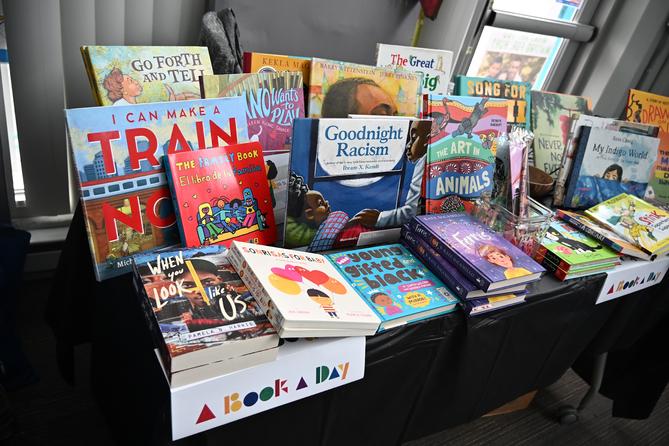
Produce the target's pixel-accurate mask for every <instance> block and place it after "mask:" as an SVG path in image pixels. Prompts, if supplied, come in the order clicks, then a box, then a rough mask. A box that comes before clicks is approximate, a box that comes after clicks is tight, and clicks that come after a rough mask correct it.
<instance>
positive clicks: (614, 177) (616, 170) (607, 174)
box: [602, 164, 623, 183]
mask: <svg viewBox="0 0 669 446" xmlns="http://www.w3.org/2000/svg"><path fill="white" fill-rule="evenodd" d="M602 178H604V179H605V180H611V181H617V182H619V183H620V182H621V181H622V179H623V168H622V167H620V166H619V165H618V164H611V165H610V166H609V167H607V168H606V170H605V171H604V175H602Z"/></svg>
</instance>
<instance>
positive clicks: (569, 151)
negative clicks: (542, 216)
mask: <svg viewBox="0 0 669 446" xmlns="http://www.w3.org/2000/svg"><path fill="white" fill-rule="evenodd" d="M200 79H201V78H200ZM579 128H580V127H578V119H574V122H573V123H572V126H571V134H572V137H571V138H570V139H569V141H567V148H566V149H565V151H564V154H563V155H562V163H560V171H559V172H558V176H557V180H556V181H555V190H554V191H553V206H562V203H564V192H565V187H566V186H567V179H568V177H569V172H571V166H572V162H573V160H574V152H575V148H576V147H578V133H579V131H578V130H579Z"/></svg>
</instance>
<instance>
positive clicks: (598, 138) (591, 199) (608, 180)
mask: <svg viewBox="0 0 669 446" xmlns="http://www.w3.org/2000/svg"><path fill="white" fill-rule="evenodd" d="M659 143H660V140H659V138H653V137H651V136H645V135H639V134H634V133H625V132H620V131H615V130H608V129H603V128H591V127H583V128H582V129H581V134H580V137H579V145H578V149H577V153H576V158H575V159H574V166H573V167H572V172H571V179H570V181H569V186H568V187H567V192H566V194H565V197H564V206H565V207H568V208H572V209H587V208H589V207H591V206H594V205H596V204H598V203H601V202H602V201H606V200H608V199H609V198H613V197H615V196H616V195H619V194H621V193H629V194H632V195H635V196H637V197H639V198H641V197H643V196H644V194H645V193H646V188H647V186H648V180H649V178H650V177H651V175H652V172H653V165H654V164H655V159H656V158H657V153H658V145H659Z"/></svg>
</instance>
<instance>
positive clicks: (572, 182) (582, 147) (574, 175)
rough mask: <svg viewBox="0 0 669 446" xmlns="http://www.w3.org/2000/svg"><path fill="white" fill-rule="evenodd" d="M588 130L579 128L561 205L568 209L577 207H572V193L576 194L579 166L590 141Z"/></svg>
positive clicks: (589, 128) (585, 127)
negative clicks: (579, 131) (574, 153)
mask: <svg viewBox="0 0 669 446" xmlns="http://www.w3.org/2000/svg"><path fill="white" fill-rule="evenodd" d="M590 130H592V128H591V127H587V126H584V127H581V134H580V136H579V138H578V146H577V147H576V156H575V157H574V161H573V163H572V166H571V169H570V170H571V172H569V181H568V183H569V184H568V185H567V191H566V193H565V196H564V199H563V205H564V206H565V207H568V208H570V209H576V208H578V206H574V203H573V201H574V193H575V192H576V183H578V177H579V171H580V170H581V164H582V163H583V158H584V157H585V152H586V149H587V147H588V139H590Z"/></svg>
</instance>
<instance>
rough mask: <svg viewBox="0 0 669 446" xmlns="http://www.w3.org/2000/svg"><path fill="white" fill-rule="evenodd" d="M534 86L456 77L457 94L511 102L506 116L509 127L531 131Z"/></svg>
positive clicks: (505, 81) (488, 79)
mask: <svg viewBox="0 0 669 446" xmlns="http://www.w3.org/2000/svg"><path fill="white" fill-rule="evenodd" d="M531 90H532V84H530V83H529V82H518V81H507V80H501V79H493V78H487V77H472V76H460V75H458V76H456V78H455V94H456V95H460V96H477V97H488V98H501V99H507V100H508V101H509V111H508V114H507V115H506V123H507V124H508V125H520V126H523V127H525V128H526V129H528V130H530V101H531V95H530V91H531Z"/></svg>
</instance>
